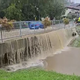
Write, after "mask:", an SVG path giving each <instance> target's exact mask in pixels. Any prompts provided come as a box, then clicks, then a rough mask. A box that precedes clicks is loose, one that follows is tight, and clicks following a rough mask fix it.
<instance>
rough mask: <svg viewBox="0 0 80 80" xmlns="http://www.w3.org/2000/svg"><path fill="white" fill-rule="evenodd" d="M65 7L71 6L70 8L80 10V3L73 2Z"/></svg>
mask: <svg viewBox="0 0 80 80" xmlns="http://www.w3.org/2000/svg"><path fill="white" fill-rule="evenodd" d="M65 7H66V8H69V9H74V10H80V3H72V4H70V5H67V6H65Z"/></svg>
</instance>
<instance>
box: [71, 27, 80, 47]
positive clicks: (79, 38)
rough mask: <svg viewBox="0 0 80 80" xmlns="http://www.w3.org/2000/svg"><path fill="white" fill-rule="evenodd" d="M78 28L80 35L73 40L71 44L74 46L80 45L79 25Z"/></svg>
mask: <svg viewBox="0 0 80 80" xmlns="http://www.w3.org/2000/svg"><path fill="white" fill-rule="evenodd" d="M76 30H77V32H78V34H79V37H78V38H76V40H75V41H73V43H72V44H71V46H73V47H80V26H77V27H76Z"/></svg>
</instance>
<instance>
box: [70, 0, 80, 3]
mask: <svg viewBox="0 0 80 80" xmlns="http://www.w3.org/2000/svg"><path fill="white" fill-rule="evenodd" d="M71 1H74V2H75V3H80V0H71Z"/></svg>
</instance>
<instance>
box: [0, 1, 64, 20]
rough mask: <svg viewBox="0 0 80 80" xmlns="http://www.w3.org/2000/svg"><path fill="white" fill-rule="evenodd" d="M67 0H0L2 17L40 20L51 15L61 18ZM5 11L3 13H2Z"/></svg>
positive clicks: (0, 15) (0, 14) (51, 16)
mask: <svg viewBox="0 0 80 80" xmlns="http://www.w3.org/2000/svg"><path fill="white" fill-rule="evenodd" d="M64 3H65V0H0V17H3V16H6V17H7V18H9V19H15V20H35V17H36V19H37V20H40V19H41V17H46V16H49V17H50V18H51V19H53V18H54V17H55V18H57V19H59V18H60V16H61V15H62V13H63V12H64V9H65V8H64ZM2 13H3V14H2Z"/></svg>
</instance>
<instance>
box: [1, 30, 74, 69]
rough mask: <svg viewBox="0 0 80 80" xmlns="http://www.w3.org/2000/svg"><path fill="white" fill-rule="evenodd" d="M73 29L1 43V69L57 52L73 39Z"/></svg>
mask: <svg viewBox="0 0 80 80" xmlns="http://www.w3.org/2000/svg"><path fill="white" fill-rule="evenodd" d="M72 32H73V30H72V29H60V30H56V31H52V32H48V33H43V34H37V35H36V34H35V35H29V36H25V37H22V38H19V39H14V40H9V41H5V42H4V43H0V67H4V66H8V65H13V64H18V63H21V62H23V61H27V60H28V59H30V58H32V57H33V56H36V55H38V54H44V53H45V54H46V53H49V52H56V51H58V50H60V49H62V48H63V47H65V46H66V44H67V43H68V42H69V41H70V40H71V39H72Z"/></svg>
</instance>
